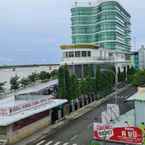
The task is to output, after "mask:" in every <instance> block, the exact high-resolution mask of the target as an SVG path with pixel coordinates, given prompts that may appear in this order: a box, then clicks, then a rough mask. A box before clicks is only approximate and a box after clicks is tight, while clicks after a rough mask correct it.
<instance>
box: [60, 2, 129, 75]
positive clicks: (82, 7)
mask: <svg viewBox="0 0 145 145" xmlns="http://www.w3.org/2000/svg"><path fill="white" fill-rule="evenodd" d="M130 18H131V16H130V14H129V13H128V12H127V11H126V10H125V9H124V8H123V7H122V5H120V4H119V3H118V2H117V1H115V0H96V1H95V2H84V3H83V2H79V0H78V1H76V2H74V4H73V7H72V8H71V22H72V26H71V29H72V44H71V45H62V46H61V49H62V52H63V58H62V60H61V64H62V65H63V64H68V65H69V66H70V69H72V70H73V71H75V72H77V73H79V75H81V73H82V71H83V69H84V68H85V67H86V65H91V66H92V68H93V69H94V68H95V67H94V66H96V65H102V66H108V64H117V66H118V68H120V69H123V68H124V67H127V66H128V65H130V57H129V54H130V49H131V36H130V33H131V29H130V26H131V23H130Z"/></svg>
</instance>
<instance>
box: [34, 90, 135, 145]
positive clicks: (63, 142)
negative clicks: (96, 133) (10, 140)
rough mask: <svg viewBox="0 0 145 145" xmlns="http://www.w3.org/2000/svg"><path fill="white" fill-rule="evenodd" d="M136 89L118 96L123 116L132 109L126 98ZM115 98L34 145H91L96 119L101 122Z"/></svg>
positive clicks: (131, 104)
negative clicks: (103, 114) (107, 106)
mask: <svg viewBox="0 0 145 145" xmlns="http://www.w3.org/2000/svg"><path fill="white" fill-rule="evenodd" d="M135 91H136V90H135V88H129V89H128V90H125V91H123V92H121V93H120V94H118V96H119V97H118V98H119V101H118V102H119V107H120V112H121V114H123V113H125V112H127V111H129V110H130V109H132V108H133V107H134V106H133V103H132V102H124V101H125V99H126V98H128V97H129V96H131V95H132V94H134V93H135ZM114 99H115V97H113V98H112V99H109V100H108V101H106V102H104V103H103V104H101V105H100V106H98V107H96V108H95V109H94V110H92V111H90V112H88V113H86V114H84V115H83V116H81V117H79V118H78V119H76V120H73V121H72V122H69V123H68V124H67V125H66V126H64V127H62V128H61V129H57V130H56V131H55V133H54V134H53V135H50V136H47V135H46V136H45V137H44V138H43V139H42V140H39V141H37V142H36V143H34V145H89V142H90V141H91V140H92V132H93V131H92V127H93V122H94V118H97V119H98V121H100V115H101V112H102V111H105V110H106V105H107V104H109V103H114ZM107 145H119V144H113V143H111V144H109V143H108V144H107Z"/></svg>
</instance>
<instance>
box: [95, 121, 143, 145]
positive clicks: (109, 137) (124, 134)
mask: <svg viewBox="0 0 145 145" xmlns="http://www.w3.org/2000/svg"><path fill="white" fill-rule="evenodd" d="M93 138H94V139H95V140H106V141H111V142H120V143H126V144H133V145H140V144H142V142H143V134H142V131H141V129H140V128H137V127H115V128H113V127H112V126H111V125H101V124H96V123H95V124H94V133H93Z"/></svg>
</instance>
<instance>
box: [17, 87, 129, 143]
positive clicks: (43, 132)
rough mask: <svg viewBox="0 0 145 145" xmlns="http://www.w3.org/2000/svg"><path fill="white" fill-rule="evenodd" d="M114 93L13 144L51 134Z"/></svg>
mask: <svg viewBox="0 0 145 145" xmlns="http://www.w3.org/2000/svg"><path fill="white" fill-rule="evenodd" d="M129 87H130V86H129V85H128V86H126V87H124V88H121V89H119V90H118V93H120V92H122V91H123V90H126V89H127V88H129ZM114 95H115V92H113V93H112V94H110V95H108V96H106V97H105V98H103V99H100V100H98V101H94V102H92V103H90V104H88V105H86V106H84V107H82V108H81V109H79V110H77V111H75V112H73V113H71V114H70V115H67V116H65V119H64V120H62V121H60V122H58V123H56V124H54V125H50V126H49V127H47V128H45V129H42V130H40V131H39V132H36V133H35V134H33V135H32V136H30V137H27V138H25V139H24V140H22V141H21V142H19V143H17V144H15V145H31V144H32V142H35V141H36V140H41V139H43V138H44V137H45V136H46V135H51V134H53V133H55V131H56V129H59V128H61V127H63V126H65V125H67V124H68V123H69V122H70V121H72V120H75V119H77V118H79V117H80V116H83V115H84V114H86V113H88V112H90V111H91V110H93V109H95V108H96V107H97V106H99V105H101V104H102V103H104V102H105V101H107V100H108V99H110V98H112V97H113V96H114Z"/></svg>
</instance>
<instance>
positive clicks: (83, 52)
mask: <svg viewBox="0 0 145 145" xmlns="http://www.w3.org/2000/svg"><path fill="white" fill-rule="evenodd" d="M61 49H62V53H63V56H62V59H61V62H60V64H61V65H64V64H67V65H68V66H69V67H70V69H71V70H72V72H74V73H77V74H78V76H80V77H81V76H82V73H83V72H84V70H85V69H86V67H87V65H91V68H92V70H93V72H94V73H95V70H96V65H101V66H102V67H108V66H109V65H114V64H115V65H116V66H117V67H118V68H120V70H123V68H124V67H127V66H129V65H130V59H129V58H128V54H126V53H122V52H119V51H114V50H111V49H106V48H101V47H99V46H96V45H90V44H77V45H62V46H61Z"/></svg>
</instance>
